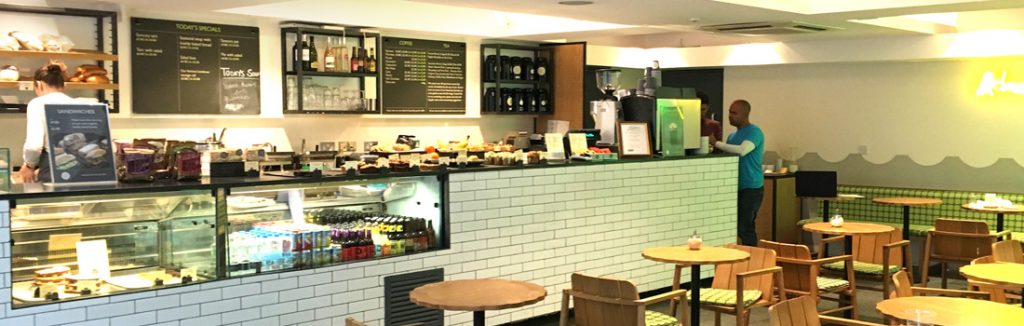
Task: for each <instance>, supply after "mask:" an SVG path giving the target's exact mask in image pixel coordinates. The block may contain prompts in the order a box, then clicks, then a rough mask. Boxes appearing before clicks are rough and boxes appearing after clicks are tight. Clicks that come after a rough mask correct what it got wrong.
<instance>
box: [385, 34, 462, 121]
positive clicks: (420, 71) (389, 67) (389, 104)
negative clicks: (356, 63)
mask: <svg viewBox="0 0 1024 326" xmlns="http://www.w3.org/2000/svg"><path fill="white" fill-rule="evenodd" d="M382 41H383V43H382V49H383V51H382V55H381V58H382V60H381V67H382V71H381V72H382V74H383V83H382V84H383V86H382V88H381V101H382V104H381V106H382V108H383V112H384V113H399V114H420V113H427V114H465V113H466V43H459V42H445V41H432V40H417V39H407V38H396V37H385V38H383V40H382Z"/></svg>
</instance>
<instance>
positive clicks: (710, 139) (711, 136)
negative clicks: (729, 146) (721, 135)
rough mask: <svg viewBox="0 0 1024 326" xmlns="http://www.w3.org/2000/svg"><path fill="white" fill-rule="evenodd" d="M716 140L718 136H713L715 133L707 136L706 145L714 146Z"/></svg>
mask: <svg viewBox="0 0 1024 326" xmlns="http://www.w3.org/2000/svg"><path fill="white" fill-rule="evenodd" d="M717 142H718V138H715V135H710V136H708V147H711V148H714V147H715V143H717Z"/></svg>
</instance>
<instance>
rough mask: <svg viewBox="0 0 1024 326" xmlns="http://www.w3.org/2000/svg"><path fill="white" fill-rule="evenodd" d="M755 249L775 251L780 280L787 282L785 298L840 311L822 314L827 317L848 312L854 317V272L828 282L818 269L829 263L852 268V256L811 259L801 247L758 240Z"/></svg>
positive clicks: (809, 254)
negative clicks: (815, 302) (831, 303)
mask: <svg viewBox="0 0 1024 326" xmlns="http://www.w3.org/2000/svg"><path fill="white" fill-rule="evenodd" d="M758 247H761V248H765V249H770V250H774V251H775V254H776V255H777V257H776V258H775V261H776V265H778V266H779V267H782V276H783V279H785V280H786V294H787V295H791V296H793V297H798V296H804V295H810V297H812V298H814V299H815V300H821V299H824V300H828V301H834V302H837V303H839V307H837V308H835V309H829V310H825V311H822V312H821V314H829V313H833V312H837V311H845V310H849V311H850V314H851V315H853V316H857V291H855V290H854V289H855V288H856V283H855V280H854V272H853V268H850V269H849V270H848V272H847V275H846V277H843V278H831V277H827V276H822V275H821V265H824V264H831V263H843V262H845V263H847V264H850V266H851V267H852V266H853V256H851V255H842V256H835V257H829V258H823V259H811V250H810V249H808V248H807V246H804V245H795V244H788V243H778V242H773V241H768V240H761V241H760V242H759V243H758ZM831 293H834V294H838V297H835V298H832V297H825V296H822V294H831Z"/></svg>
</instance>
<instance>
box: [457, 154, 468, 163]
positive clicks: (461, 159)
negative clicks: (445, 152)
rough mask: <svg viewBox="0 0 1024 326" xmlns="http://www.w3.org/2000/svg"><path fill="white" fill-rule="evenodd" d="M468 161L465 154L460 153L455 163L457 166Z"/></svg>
mask: <svg viewBox="0 0 1024 326" xmlns="http://www.w3.org/2000/svg"><path fill="white" fill-rule="evenodd" d="M468 161H469V157H467V156H466V155H465V154H461V153H460V154H459V157H456V158H455V163H458V164H463V163H466V162H468Z"/></svg>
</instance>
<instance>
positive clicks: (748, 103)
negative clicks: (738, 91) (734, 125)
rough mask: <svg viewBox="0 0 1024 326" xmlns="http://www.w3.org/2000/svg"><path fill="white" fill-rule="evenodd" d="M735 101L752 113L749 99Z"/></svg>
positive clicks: (741, 107) (742, 108)
mask: <svg viewBox="0 0 1024 326" xmlns="http://www.w3.org/2000/svg"><path fill="white" fill-rule="evenodd" d="M733 103H735V104H738V105H739V106H740V109H741V110H744V111H747V113H750V102H747V100H736V101H734V102H733Z"/></svg>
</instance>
